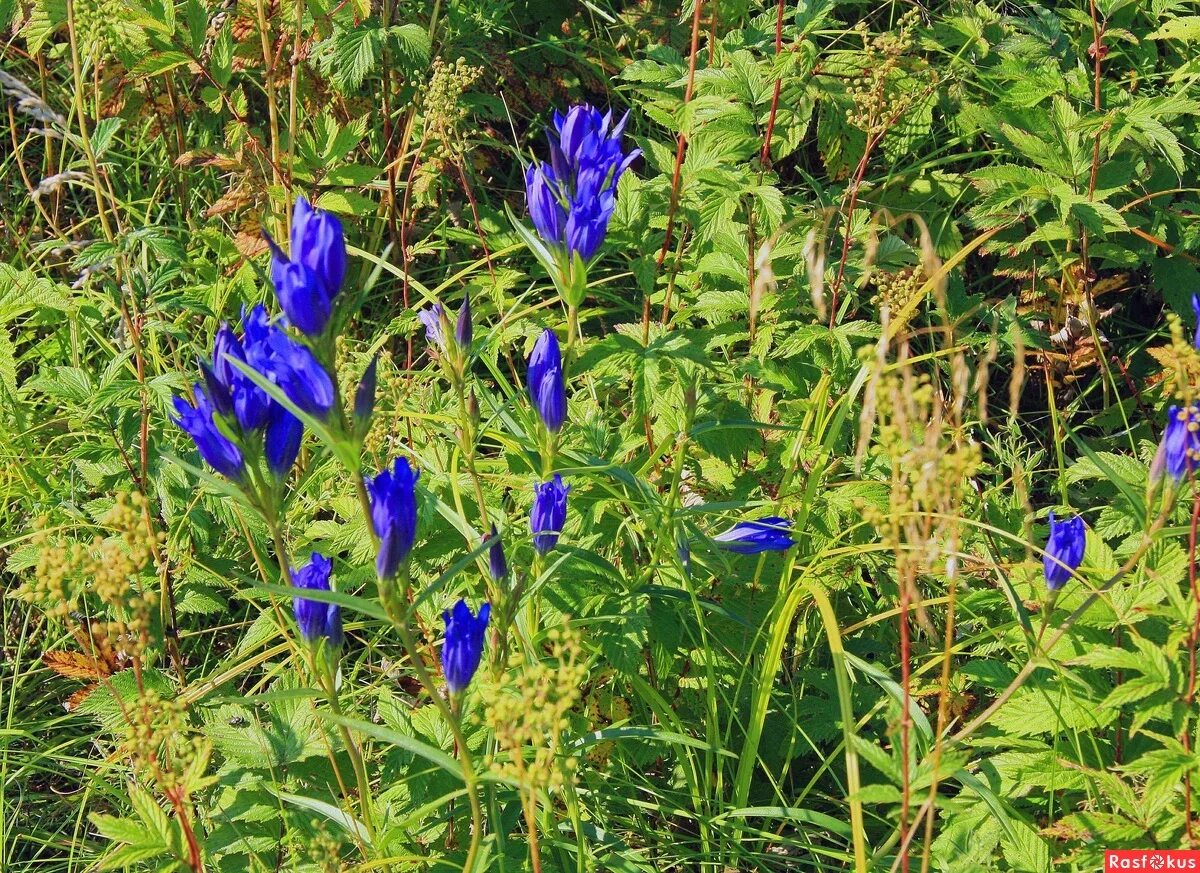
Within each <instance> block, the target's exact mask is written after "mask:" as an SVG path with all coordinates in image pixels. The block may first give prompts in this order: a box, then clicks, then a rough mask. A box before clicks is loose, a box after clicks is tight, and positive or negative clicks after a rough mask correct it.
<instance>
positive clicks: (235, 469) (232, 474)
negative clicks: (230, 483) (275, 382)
mask: <svg viewBox="0 0 1200 873" xmlns="http://www.w3.org/2000/svg"><path fill="white" fill-rule="evenodd" d="M192 396H193V402H192V403H188V402H187V401H186V400H185V399H183V398H182V397H176V398H175V411H176V412H177V413H179V417H178V418H175V419H172V420H173V421H174V422H175V424H177V425H179V427H181V428H183V430H184V431H185V432H186V433H187V435H188V436H190V437H191V438H192V440H193V442H195V443H196V449H197V451H199V452H200V457H202V458H203V459H204V460H205V461H206V462H207V463H208V465H209V466H210V467H212V468H213V469H214V470H216V471H217V472H218V473H220V474H221V475H222V476H225V477H227V478H229V479H233V480H234V481H235V482H236V481H240V480H241V478H242V472H243V470H244V469H245V459H244V458H243V457H242V451H241V449H239V448H238V447H237V445H236V444H235V443H234V442H233V440H231V439H229V437H227V436H225V434H223V433H222V432H221V431H220V430H219V429H218V428H217V425H216V421H215V420H214V418H213V414H214V412H215V410H214V409H213V406H212V403H211V402H210V400H209V398H208V395H207V394H205V393H204V389H203V388H201V387H200V385H199V384H197V385H195V386H194V387H193V389H192Z"/></svg>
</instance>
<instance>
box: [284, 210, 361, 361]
mask: <svg viewBox="0 0 1200 873" xmlns="http://www.w3.org/2000/svg"><path fill="white" fill-rule="evenodd" d="M267 242H268V243H269V244H270V246H271V281H272V283H273V284H274V285H275V295H276V296H277V297H278V298H279V305H280V306H281V307H282V308H283V311H284V314H285V315H287V317H288V321H289V322H291V323H292V324H294V325H295V326H296V327H297V328H299V329H300V331H301V332H302V333H304V334H305V335H307V336H312V337H315V336H320V335H321V334H322V333H324V331H325V328H326V327H327V326H328V324H329V317H330V315H331V314H332V313H333V301H334V298H335V297H336V296H337V294H338V292H339V291H340V290H341V288H342V282H343V281H344V280H345V278H346V242H345V239H344V238H343V235H342V225H341V223H340V222H339V221H338V220H337V218H336V217H334V216H333V215H331V214H330V213H328V212H325V211H323V210H320V209H313V208H312V206H310V205H309V202H308V201H307V200H305V199H304V198H303V197H299V198H297V199H296V209H295V211H294V212H293V214H292V234H291V258H290V259H289V258H288V256H287V255H285V254H284V253H283V251H282V250H281V249H280V248H279V246H278V245H276V244H275V241H274V240H273V239H271V237H270V236H267Z"/></svg>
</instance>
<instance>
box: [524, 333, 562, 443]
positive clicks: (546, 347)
mask: <svg viewBox="0 0 1200 873" xmlns="http://www.w3.org/2000/svg"><path fill="white" fill-rule="evenodd" d="M527 381H528V383H529V385H528V387H529V397H530V399H531V400H532V401H533V407H534V409H536V410H537V412H538V415H539V416H540V417H541V419H542V422H543V423H544V424H545V425H546V429H547V430H549V431H550V432H551V433H558V431H559V430H560V429H561V428H562V426H563V422H564V421H565V420H566V418H567V392H566V387H565V385H564V384H563V368H562V352H561V351H560V350H559V347H558V337H557V336H555V335H554V331H552V330H550V329H549V328H547V329H546V330H544V331H542V335H541V336H540V337H538V341H537V343H536V344H535V345H534V347H533V353H532V354H530V356H529V373H528V376H527Z"/></svg>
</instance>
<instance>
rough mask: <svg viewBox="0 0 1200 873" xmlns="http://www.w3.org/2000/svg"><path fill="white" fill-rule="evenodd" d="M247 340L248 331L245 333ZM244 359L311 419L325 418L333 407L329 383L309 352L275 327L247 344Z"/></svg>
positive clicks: (328, 379) (309, 350) (323, 370)
mask: <svg viewBox="0 0 1200 873" xmlns="http://www.w3.org/2000/svg"><path fill="white" fill-rule="evenodd" d="M246 335H247V337H249V336H251V330H250V329H249V328H248V329H247V331H246ZM246 356H247V358H249V359H250V363H251V365H252V366H253V367H254V368H255V369H256V370H258V371H260V372H262V373H266V374H268V375H269V376H270V377H271V378H272V379H273V381H274V382H275V383H276V384H277V385H278V386H279V388H280V390H281V391H283V393H284V394H285V395H287V398H288V400H290V401H292V403H294V404H296V406H298V407H299V408H300V409H301V410H302V411H304V412H306V413H308V414H309V415H311V416H313V417H314V418H325V416H326V415H328V414H329V410H330V409H331V408H332V407H333V399H334V393H333V380H332V379H331V378H330V377H329V373H327V372H326V371H325V368H324V367H322V366H321V362H320V361H318V360H317V357H316V355H314V354H313V353H312V350H311V349H309V347H308V346H306V345H304V344H303V343H301V342H299V341H297V340H295V339H293V338H292V337H290V336H288V334H287V332H286V331H284V330H283V329H282V328H280V327H279V326H277V325H270V326H269V327H267V328H266V333H265V335H264V337H263V338H262V339H261V340H259V341H256V342H254V343H253V344H250V343H247V349H246Z"/></svg>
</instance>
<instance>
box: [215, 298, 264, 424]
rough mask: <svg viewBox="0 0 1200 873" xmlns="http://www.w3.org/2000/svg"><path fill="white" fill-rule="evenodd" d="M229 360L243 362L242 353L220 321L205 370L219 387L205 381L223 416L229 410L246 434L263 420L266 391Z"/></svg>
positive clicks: (236, 339) (236, 342)
mask: <svg viewBox="0 0 1200 873" xmlns="http://www.w3.org/2000/svg"><path fill="white" fill-rule="evenodd" d="M257 308H259V309H261V308H262V307H261V306H260V307H257ZM264 314H265V313H264ZM233 361H238V362H240V363H242V364H245V363H247V360H246V352H245V350H244V349H243V348H242V343H241V341H240V340H239V339H238V338H237V336H236V335H235V334H234V332H233V330H232V329H231V328H230V327H229V325H228V324H222V325H221V329H220V330H218V331H217V337H216V340H215V341H214V342H213V362H212V369H211V370H208V371H207V372H208V373H211V374H212V376H213V378H214V379H215V382H216V385H219V386H220V387H219V388H217V387H215V386H214V385H213V381H212V380H210V381H209V386H210V388H211V389H212V395H213V400H214V402H215V404H216V406H217V407H218V409H220V411H221V412H222V413H223V414H226V415H228V414H229V413H230V412H232V413H233V416H234V418H235V419H237V423H238V427H240V428H241V429H242V431H243V433H249V432H250V431H253V430H258V429H259V428H260V427H262V426H264V425H265V424H266V423H267V414H268V413H269V412H270V407H271V398H270V396H269V395H268V394H267V392H266V391H264V390H263V389H262V388H260V387H259V386H258V385H255V384H254V381H253V380H252V379H251V378H250V377H249V376H247V375H246V374H245V373H244V372H243V371H241V370H239V369H238V368H237V367H236V366H235V365H234V364H233V363H232V362H233ZM206 375H207V373H206ZM218 398H220V399H218ZM226 398H228V399H227V400H226ZM223 407H227V408H223Z"/></svg>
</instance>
